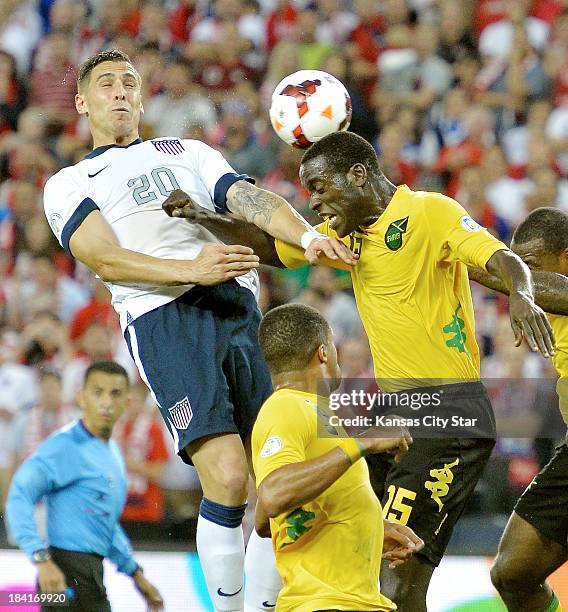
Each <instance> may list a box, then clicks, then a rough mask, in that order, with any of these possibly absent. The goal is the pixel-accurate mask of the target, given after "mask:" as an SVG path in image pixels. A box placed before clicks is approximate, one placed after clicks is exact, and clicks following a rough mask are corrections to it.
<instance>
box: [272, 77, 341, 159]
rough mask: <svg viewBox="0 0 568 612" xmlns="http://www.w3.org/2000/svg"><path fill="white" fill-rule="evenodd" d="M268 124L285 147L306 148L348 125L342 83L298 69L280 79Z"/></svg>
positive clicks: (273, 98)
mask: <svg viewBox="0 0 568 612" xmlns="http://www.w3.org/2000/svg"><path fill="white" fill-rule="evenodd" d="M270 121H271V123H272V127H273V128H274V131H275V132H276V133H277V134H278V136H279V137H280V138H281V139H282V140H283V141H284V142H286V143H288V144H289V145H292V146H294V147H297V148H299V149H307V148H308V147H309V146H310V145H311V144H313V143H314V142H317V141H318V140H321V139H322V138H323V137H324V136H327V135H328V134H331V133H333V132H340V131H342V130H346V129H347V128H348V127H349V124H350V123H351V98H350V97H349V93H348V92H347V89H345V87H344V85H343V83H342V82H341V81H339V80H338V79H336V78H335V77H334V76H332V75H331V74H328V73H327V72H322V71H321V70H300V71H298V72H294V74H291V75H290V76H287V77H286V78H284V79H282V81H280V83H278V85H277V86H276V89H275V90H274V93H273V94H272V104H271V106H270Z"/></svg>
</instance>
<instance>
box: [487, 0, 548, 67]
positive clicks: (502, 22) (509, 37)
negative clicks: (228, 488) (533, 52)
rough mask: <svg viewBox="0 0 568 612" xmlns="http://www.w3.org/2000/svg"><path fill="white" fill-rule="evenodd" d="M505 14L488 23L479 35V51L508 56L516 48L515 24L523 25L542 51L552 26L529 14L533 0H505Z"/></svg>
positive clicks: (537, 47)
mask: <svg viewBox="0 0 568 612" xmlns="http://www.w3.org/2000/svg"><path fill="white" fill-rule="evenodd" d="M503 3H504V5H505V14H504V15H503V17H502V18H501V19H499V20H498V21H496V22H495V23H491V24H490V25H488V26H487V27H486V28H485V29H484V30H483V32H482V33H481V36H480V37H479V51H480V52H481V54H482V55H486V56H490V57H497V58H500V57H506V56H508V55H509V54H510V52H511V50H513V48H514V30H515V25H517V24H519V25H522V27H523V28H524V30H525V32H526V35H527V38H528V40H529V42H530V44H531V45H532V46H533V47H534V48H535V49H537V50H538V51H542V49H543V48H544V45H545V44H546V41H547V39H548V34H549V31H550V26H549V25H548V23H546V22H545V21H543V20H542V19H537V18H535V17H530V16H529V9H530V6H531V0H504V2H503Z"/></svg>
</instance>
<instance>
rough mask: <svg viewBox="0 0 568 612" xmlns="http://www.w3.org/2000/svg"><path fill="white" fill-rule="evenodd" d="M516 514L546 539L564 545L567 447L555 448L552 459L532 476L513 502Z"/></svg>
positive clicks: (567, 523) (567, 516) (567, 515)
mask: <svg viewBox="0 0 568 612" xmlns="http://www.w3.org/2000/svg"><path fill="white" fill-rule="evenodd" d="M514 510H515V512H516V513H517V514H518V515H519V516H520V517H521V518H523V519H525V521H527V522H528V523H530V524H531V525H532V526H533V527H534V528H535V529H537V530H538V531H539V532H540V533H541V534H542V535H543V536H544V537H545V538H548V539H549V540H552V541H553V542H557V543H558V544H560V545H562V546H567V545H568V542H567V538H568V447H567V446H566V444H561V445H560V446H557V447H556V452H555V453H554V455H553V457H552V459H551V460H550V461H549V462H548V463H547V464H546V465H545V466H544V467H543V468H542V470H541V471H540V472H539V473H538V474H537V475H536V476H535V477H534V479H533V481H532V482H531V484H530V485H529V486H528V487H527V488H526V489H525V492H524V493H523V494H522V495H521V497H520V499H519V501H518V502H517V503H516V505H515V508H514Z"/></svg>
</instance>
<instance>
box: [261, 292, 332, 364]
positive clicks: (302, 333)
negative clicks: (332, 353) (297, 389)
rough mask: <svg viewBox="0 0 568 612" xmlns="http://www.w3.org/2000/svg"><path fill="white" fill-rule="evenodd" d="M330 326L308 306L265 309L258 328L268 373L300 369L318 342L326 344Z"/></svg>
mask: <svg viewBox="0 0 568 612" xmlns="http://www.w3.org/2000/svg"><path fill="white" fill-rule="evenodd" d="M330 337H331V328H330V326H329V323H328V322H327V321H326V320H325V318H324V317H323V316H322V315H321V314H320V313H319V312H318V311H317V310H316V309H315V308H312V307H311V306H306V305H305V304H285V305H284V306H278V307H277V308H273V309H272V310H270V311H269V312H267V313H266V315H265V316H264V318H263V319H262V321H261V322H260V327H259V330H258V339H259V342H260V348H261V349H262V352H263V353H264V357H265V358H266V362H267V363H268V367H269V368H270V371H271V372H272V374H280V373H281V372H287V371H296V370H303V369H304V368H306V367H307V365H308V364H309V363H310V360H311V359H312V357H313V356H314V353H315V351H316V350H317V348H318V346H320V345H322V344H327V343H328V342H329V340H330Z"/></svg>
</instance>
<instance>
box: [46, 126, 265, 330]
mask: <svg viewBox="0 0 568 612" xmlns="http://www.w3.org/2000/svg"><path fill="white" fill-rule="evenodd" d="M241 179H245V180H250V179H249V177H248V176H247V175H244V174H237V173H236V172H235V171H234V169H233V168H232V167H231V166H230V165H229V164H228V163H227V161H226V160H225V159H224V157H223V156H222V155H221V153H219V152H218V151H215V150H214V149H212V148H211V147H209V146H207V145H206V144H204V143H202V142H200V141H197V140H180V139H177V138H157V139H154V140H148V141H145V142H143V141H142V140H140V139H138V140H136V141H134V142H133V143H132V144H130V145H128V146H125V147H123V146H119V145H108V146H103V147H98V148H97V149H95V150H94V151H92V152H91V153H89V155H87V156H86V157H85V159H84V160H82V161H80V162H79V163H77V164H75V165H74V166H69V167H68V168H63V170H60V171H59V172H58V173H57V174H55V175H54V176H52V177H51V178H50V179H49V180H48V181H47V183H46V185H45V190H44V208H45V214H46V217H47V220H48V221H49V224H50V226H51V229H52V230H53V232H54V233H55V235H56V236H57V238H58V240H59V242H60V243H61V245H62V246H63V247H64V248H65V249H67V250H68V249H69V240H70V238H71V236H72V234H73V232H74V231H75V230H76V229H77V228H78V227H79V225H81V223H82V222H83V220H84V219H85V218H86V217H87V215H89V214H90V213H91V212H92V211H93V210H100V212H101V214H102V215H103V217H104V218H105V219H106V221H107V222H108V223H109V224H110V225H111V227H112V229H113V230H114V232H115V234H116V236H117V238H118V242H119V244H120V246H121V247H124V248H125V249H129V250H132V251H137V252H138V253H143V254H145V255H152V256H153V257H159V258H162V259H195V257H196V256H197V255H198V254H199V252H200V251H201V249H202V247H203V245H205V244H207V243H211V242H215V243H218V242H219V240H218V239H217V238H216V237H215V236H214V235H213V234H211V233H210V232H209V231H207V230H206V229H204V228H202V227H201V226H199V225H193V224H190V223H188V222H186V221H183V220H182V219H172V218H171V217H168V216H167V215H166V213H165V212H164V211H163V210H162V203H163V202H164V200H165V199H166V198H167V197H168V195H169V194H170V193H171V192H172V191H174V189H178V188H179V189H182V190H183V191H185V192H186V193H187V194H189V196H191V198H192V199H193V200H194V201H195V202H197V203H198V204H199V205H200V206H203V207H204V208H207V209H209V210H212V211H213V210H217V211H218V212H223V211H225V210H226V207H225V204H226V195H227V190H228V189H229V187H230V186H231V185H232V184H233V183H235V182H236V181H238V180H241ZM237 281H238V282H239V283H240V284H241V285H242V286H244V287H247V288H248V289H250V290H251V291H252V292H253V293H254V294H255V295H256V296H257V295H258V275H257V273H256V271H252V272H249V273H248V274H246V275H245V276H241V277H239V278H237ZM107 285H108V287H109V289H110V291H111V293H112V304H113V306H114V308H115V309H116V311H117V312H118V313H119V315H120V321H121V325H122V328H123V329H124V328H125V327H126V326H127V325H128V323H129V322H130V321H132V320H133V319H135V318H137V317H139V316H140V315H142V314H144V313H145V312H148V311H150V310H153V309H154V308H157V307H158V306H161V305H163V304H166V303H168V302H170V301H172V300H174V299H176V298H178V297H179V296H180V295H182V294H183V293H185V292H186V291H187V290H188V289H190V288H191V287H192V285H183V286H154V285H153V286H148V285H144V286H142V285H138V284H137V285H118V284H113V283H107Z"/></svg>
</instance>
